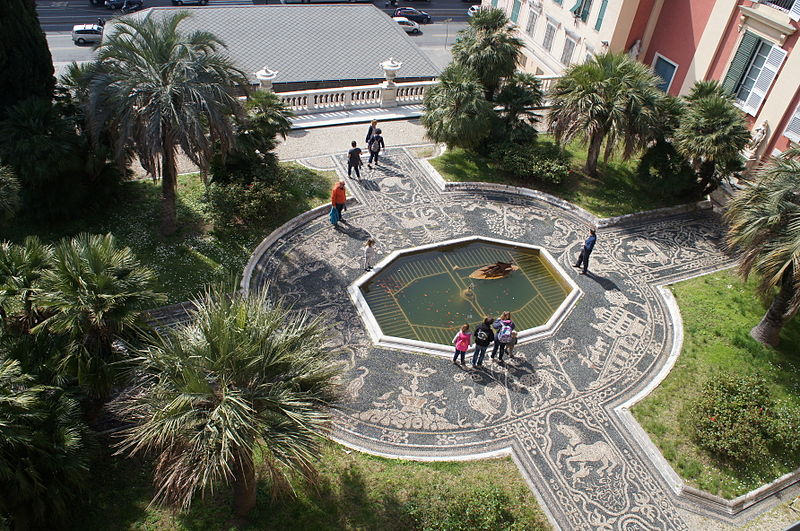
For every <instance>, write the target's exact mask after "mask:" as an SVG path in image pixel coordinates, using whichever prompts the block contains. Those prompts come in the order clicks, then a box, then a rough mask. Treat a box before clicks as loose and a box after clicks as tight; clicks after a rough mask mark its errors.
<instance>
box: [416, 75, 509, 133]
mask: <svg viewBox="0 0 800 531" xmlns="http://www.w3.org/2000/svg"><path fill="white" fill-rule="evenodd" d="M424 104H425V113H424V114H423V115H422V125H424V126H425V130H426V134H427V135H428V137H429V138H430V139H431V140H433V141H434V142H443V143H445V144H447V145H448V146H450V147H455V146H458V147H463V148H475V147H478V146H479V145H480V143H481V142H482V141H483V140H484V139H485V138H486V137H487V136H488V135H489V133H490V131H491V128H492V124H493V121H494V120H495V119H496V115H495V113H494V110H493V109H492V104H491V103H489V102H488V101H486V98H485V96H484V87H483V85H481V83H480V81H478V79H477V78H476V77H475V76H474V75H473V74H472V72H471V71H470V70H468V69H466V68H464V67H463V66H460V65H455V64H451V65H450V66H448V67H447V68H445V70H444V72H442V75H441V77H440V78H439V84H438V85H436V86H434V87H431V89H430V90H428V92H426V93H425V98H424Z"/></svg>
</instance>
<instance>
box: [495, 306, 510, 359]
mask: <svg viewBox="0 0 800 531" xmlns="http://www.w3.org/2000/svg"><path fill="white" fill-rule="evenodd" d="M492 328H494V329H495V330H497V334H495V336H494V348H493V349H492V359H494V357H495V356H498V361H500V362H502V361H503V354H505V352H506V345H507V344H508V343H510V342H511V339H512V337H511V332H513V331H514V329H515V328H516V325H515V324H514V321H512V320H511V312H503V315H501V316H500V317H499V318H498V319H495V321H494V323H492Z"/></svg>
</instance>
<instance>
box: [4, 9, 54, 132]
mask: <svg viewBox="0 0 800 531" xmlns="http://www.w3.org/2000/svg"><path fill="white" fill-rule="evenodd" d="M0 20H2V21H3V23H2V29H1V30H0V118H2V117H4V116H5V115H6V112H7V109H8V108H9V107H11V106H13V105H15V104H16V103H17V102H19V101H21V100H24V99H26V98H29V97H31V96H36V97H40V98H45V99H47V100H50V99H52V97H53V88H54V87H55V83H56V80H55V77H54V75H53V58H52V57H51V56H50V49H49V48H48V47H47V39H45V36H44V33H43V32H42V28H41V26H40V25H39V16H38V15H37V14H36V5H35V3H34V1H33V0H0Z"/></svg>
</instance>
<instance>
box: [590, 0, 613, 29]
mask: <svg viewBox="0 0 800 531" xmlns="http://www.w3.org/2000/svg"><path fill="white" fill-rule="evenodd" d="M607 5H608V0H603V1H602V2H600V11H598V13H597V22H595V23H594V29H595V31H600V26H602V25H603V17H604V16H606V6H607ZM587 17H588V13H587Z"/></svg>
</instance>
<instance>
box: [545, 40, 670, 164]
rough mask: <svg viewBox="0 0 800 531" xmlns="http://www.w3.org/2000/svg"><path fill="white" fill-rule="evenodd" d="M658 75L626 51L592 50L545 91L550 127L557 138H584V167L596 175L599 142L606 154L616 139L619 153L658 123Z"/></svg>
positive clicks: (646, 137)
mask: <svg viewBox="0 0 800 531" xmlns="http://www.w3.org/2000/svg"><path fill="white" fill-rule="evenodd" d="M659 79H660V78H658V77H657V76H656V75H655V74H653V72H652V71H651V70H650V69H649V68H648V67H646V66H645V65H643V64H641V63H639V62H638V61H634V60H632V59H630V58H629V57H628V56H627V55H626V54H621V53H611V52H609V53H605V54H602V55H596V56H594V57H593V58H592V59H591V60H589V61H586V62H585V63H583V64H579V65H574V66H571V67H569V68H568V69H567V71H566V72H565V73H564V76H563V77H562V78H560V79H559V80H558V81H557V82H556V84H555V85H554V87H553V89H552V92H551V94H550V101H551V102H552V107H551V109H550V129H551V131H553V134H554V135H555V138H556V141H557V142H558V143H560V144H566V143H569V142H570V141H571V140H573V139H574V138H582V139H586V140H587V141H588V144H589V152H588V154H587V157H586V172H587V173H588V174H589V175H591V176H592V177H594V176H596V175H597V161H598V158H599V157H600V151H601V149H602V147H603V143H604V142H605V144H606V156H608V155H609V154H610V152H611V151H612V150H613V149H615V148H616V147H617V144H619V143H621V144H622V148H623V150H622V155H623V157H626V158H627V157H629V156H630V155H632V154H633V153H634V152H635V151H637V150H639V149H641V148H643V147H645V146H646V145H647V144H648V143H649V142H650V141H651V140H653V139H654V138H655V137H656V136H657V134H658V131H659V129H660V126H659V105H660V102H661V99H662V97H663V93H662V92H661V91H660V90H659V89H658V84H659V83H660V81H659Z"/></svg>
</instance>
